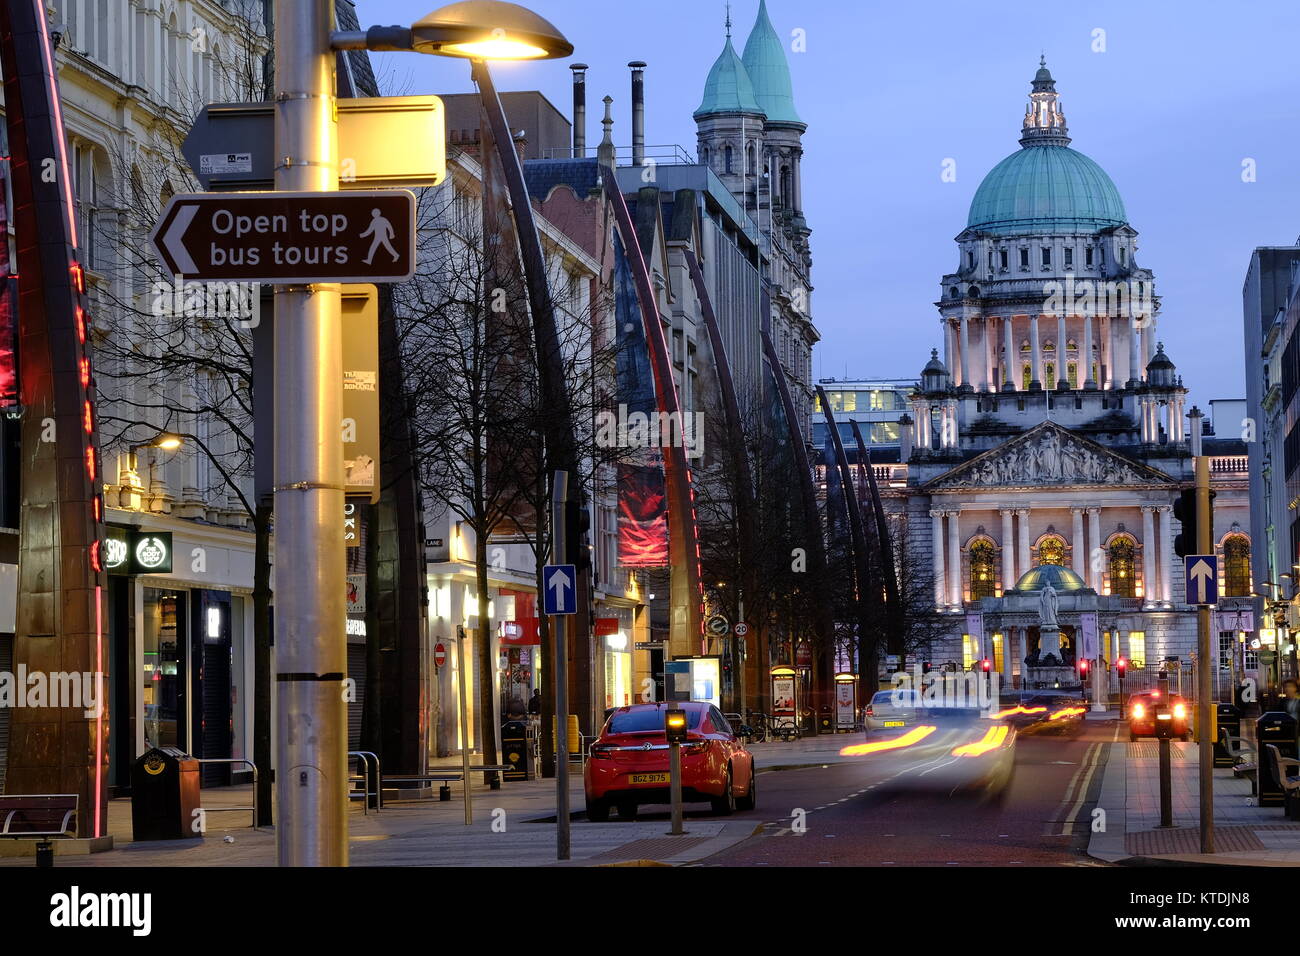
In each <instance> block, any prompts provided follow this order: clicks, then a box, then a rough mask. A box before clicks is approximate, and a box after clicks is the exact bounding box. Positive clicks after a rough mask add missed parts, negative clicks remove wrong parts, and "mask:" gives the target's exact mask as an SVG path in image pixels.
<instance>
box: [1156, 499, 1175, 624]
mask: <svg viewBox="0 0 1300 956" xmlns="http://www.w3.org/2000/svg"><path fill="white" fill-rule="evenodd" d="M1159 511H1160V536H1159V537H1158V538H1157V539H1156V540H1157V543H1158V547H1159V550H1158V551H1157V552H1156V559H1157V560H1158V561H1159V562H1160V593H1159V597H1160V600H1162V601H1172V600H1173V599H1174V594H1173V591H1172V590H1171V583H1172V582H1171V581H1170V571H1171V568H1170V567H1169V564H1170V560H1171V555H1170V551H1171V548H1170V537H1169V522H1170V521H1171V520H1172V513H1173V506H1172V505H1161V506H1160V508H1159Z"/></svg>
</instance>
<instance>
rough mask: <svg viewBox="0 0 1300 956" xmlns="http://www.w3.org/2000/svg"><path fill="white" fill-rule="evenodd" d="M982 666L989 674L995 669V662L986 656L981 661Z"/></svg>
mask: <svg viewBox="0 0 1300 956" xmlns="http://www.w3.org/2000/svg"><path fill="white" fill-rule="evenodd" d="M980 666H981V667H983V668H984V673H986V674H987V673H988V672H989V671H990V670H992V669H993V662H992V661H991V660H989V659H988V658H987V657H986V658H984V660H982V661H980Z"/></svg>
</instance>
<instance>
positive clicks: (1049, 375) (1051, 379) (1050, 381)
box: [1043, 362, 1056, 389]
mask: <svg viewBox="0 0 1300 956" xmlns="http://www.w3.org/2000/svg"><path fill="white" fill-rule="evenodd" d="M1043 378H1045V379H1047V382H1046V385H1047V387H1048V388H1049V389H1053V388H1056V363H1055V362H1046V363H1044V365H1043Z"/></svg>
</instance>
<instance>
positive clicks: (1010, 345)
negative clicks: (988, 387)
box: [1002, 315, 1020, 391]
mask: <svg viewBox="0 0 1300 956" xmlns="http://www.w3.org/2000/svg"><path fill="white" fill-rule="evenodd" d="M1015 325H1016V324H1015V322H1014V321H1013V320H1012V317H1011V316H1009V315H1008V316H1005V317H1004V318H1003V319H1002V347H1003V348H1004V349H1005V350H1006V353H1007V354H1006V356H1005V358H1004V361H1005V362H1006V375H1005V376H1004V377H1003V380H1002V388H1003V390H1005V391H1014V390H1015V389H1017V388H1019V387H1020V385H1019V381H1020V380H1019V378H1018V376H1019V374H1020V373H1019V371H1018V369H1017V366H1018V365H1019V364H1020V363H1019V361H1018V360H1017V358H1016V343H1015V334H1016V331H1015Z"/></svg>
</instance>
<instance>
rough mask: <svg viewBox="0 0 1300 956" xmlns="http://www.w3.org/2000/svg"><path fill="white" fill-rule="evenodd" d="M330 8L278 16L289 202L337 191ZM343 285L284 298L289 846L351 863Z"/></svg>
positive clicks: (280, 144) (282, 664)
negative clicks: (292, 196)
mask: <svg viewBox="0 0 1300 956" xmlns="http://www.w3.org/2000/svg"><path fill="white" fill-rule="evenodd" d="M332 9H333V3H332V2H331V0H294V2H292V3H289V2H284V0H281V2H279V3H276V5H275V84H276V97H275V99H276V133H275V138H276V143H275V147H276V148H275V155H276V157H277V166H276V169H275V188H276V190H277V191H313V192H332V191H335V190H337V189H338V145H337V130H336V125H335V119H334V90H333V88H332V84H333V77H334V53H333V52H331V50H330V46H329V33H330V27H331V23H332V19H333V18H332ZM340 293H341V289H340V287H339V285H338V284H337V283H329V284H319V285H312V286H303V285H297V286H294V285H285V286H277V287H276V290H275V296H276V303H275V362H276V376H275V411H276V430H275V456H274V458H275V489H274V494H275V499H274V500H275V553H276V559H277V560H276V566H277V581H278V585H279V586H278V587H277V588H276V614H275V617H276V628H275V630H276V669H277V672H278V673H277V675H276V679H277V682H278V685H279V695H278V696H279V705H278V709H279V715H280V716H279V721H278V733H277V743H278V748H277V750H278V753H277V755H276V767H277V773H276V797H277V802H278V803H279V808H280V810H279V826H278V828H277V831H276V845H277V851H278V859H279V864H280V865H281V866H346V865H347V863H348V839H347V827H348V824H347V789H348V786H349V783H348V774H347V711H346V704H345V702H344V694H343V690H344V679H345V675H346V672H347V657H346V654H347V645H346V635H345V623H344V622H345V620H346V614H345V606H344V601H345V597H346V592H345V588H346V577H345V572H344V554H343V542H342V540H341V538H340V535H339V532H338V522H339V516H340V515H341V514H342V513H343V504H344V500H343V442H342V435H341V431H340V420H341V418H342V404H343V386H342V381H343V358H342V352H343V346H342V341H343V340H342V326H341V303H340Z"/></svg>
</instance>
